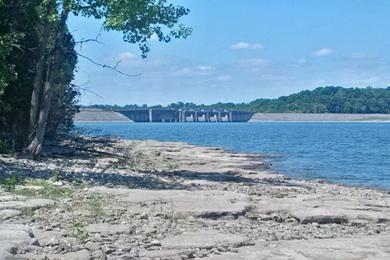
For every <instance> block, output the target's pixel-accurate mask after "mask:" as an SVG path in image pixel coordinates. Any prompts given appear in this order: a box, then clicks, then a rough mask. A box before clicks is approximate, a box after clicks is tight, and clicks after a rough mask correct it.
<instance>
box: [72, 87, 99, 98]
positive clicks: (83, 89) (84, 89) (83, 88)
mask: <svg viewBox="0 0 390 260" xmlns="http://www.w3.org/2000/svg"><path fill="white" fill-rule="evenodd" d="M70 85H71V86H72V87H75V88H78V89H80V90H82V91H85V92H89V93H92V94H94V95H95V96H97V97H99V98H103V97H102V96H101V95H99V94H98V93H96V92H94V91H92V90H90V89H88V88H85V87H82V86H78V85H76V84H73V83H71V84H70Z"/></svg>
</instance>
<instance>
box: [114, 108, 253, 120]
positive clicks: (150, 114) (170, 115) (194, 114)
mask: <svg viewBox="0 0 390 260" xmlns="http://www.w3.org/2000/svg"><path fill="white" fill-rule="evenodd" d="M115 112H118V113H121V114H122V115H124V116H126V117H127V118H129V119H130V120H132V121H134V122H150V123H155V122H156V123H164V122H194V123H195V122H230V123H232V122H248V121H249V120H250V119H251V118H252V116H253V114H254V113H252V112H247V111H203V110H199V111H198V110H176V109H133V110H116V111H115Z"/></svg>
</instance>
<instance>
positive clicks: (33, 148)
mask: <svg viewBox="0 0 390 260" xmlns="http://www.w3.org/2000/svg"><path fill="white" fill-rule="evenodd" d="M68 15H69V10H68V9H67V8H64V9H63V11H62V14H61V19H60V21H59V24H58V27H57V33H56V37H55V41H54V48H53V51H52V53H53V57H52V59H50V57H49V64H48V68H47V74H46V82H45V87H44V90H43V96H42V99H41V102H40V105H39V117H38V122H37V123H36V129H35V131H34V135H33V138H31V139H32V141H31V143H30V145H29V146H28V147H27V148H26V151H27V152H28V153H30V154H31V155H33V156H34V158H38V157H39V156H40V154H41V152H42V146H43V142H44V138H45V134H46V126H47V119H48V116H49V113H50V103H51V96H52V91H53V85H54V81H55V79H56V76H57V75H56V74H57V72H58V66H59V60H60V58H61V53H60V49H61V44H62V42H63V39H64V34H65V29H66V20H67V19H68ZM49 56H50V53H49Z"/></svg>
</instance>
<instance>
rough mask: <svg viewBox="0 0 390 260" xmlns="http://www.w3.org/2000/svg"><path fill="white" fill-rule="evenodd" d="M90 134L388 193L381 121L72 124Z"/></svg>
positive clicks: (385, 130) (388, 160) (388, 159)
mask: <svg viewBox="0 0 390 260" xmlns="http://www.w3.org/2000/svg"><path fill="white" fill-rule="evenodd" d="M77 126H78V127H80V128H81V129H83V130H87V131H92V133H94V134H99V135H100V134H101V135H112V136H120V137H124V138H128V139H141V140H145V139H154V140H160V141H183V142H187V143H190V144H196V145H208V146H218V147H221V148H224V149H228V150H233V151H240V152H256V153H264V154H266V155H268V158H269V160H270V161H271V162H272V164H273V168H274V169H275V170H277V171H279V172H281V173H283V174H286V175H288V176H290V177H294V178H304V179H318V178H320V179H325V180H328V181H331V182H337V183H344V184H348V185H362V186H374V187H380V188H385V189H390V124H386V123H307V122H302V123H290V122H288V123H285V122H278V123H273V122H272V123H233V124H229V123H219V124H217V123H214V124H213V123H196V124H193V123H172V124H168V123H167V124H158V123H155V124H148V123H145V124H143V123H137V124H134V123H78V124H77Z"/></svg>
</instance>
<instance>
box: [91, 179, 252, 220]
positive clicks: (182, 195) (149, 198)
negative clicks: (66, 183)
mask: <svg viewBox="0 0 390 260" xmlns="http://www.w3.org/2000/svg"><path fill="white" fill-rule="evenodd" d="M90 191H91V192H104V193H110V194H112V195H115V196H117V198H118V200H121V201H124V202H127V203H130V204H137V203H147V202H162V203H166V204H168V205H169V207H170V208H172V210H173V211H174V212H175V215H176V216H178V217H179V216H189V215H191V216H195V217H211V218H216V217H218V216H225V215H239V214H242V213H243V212H245V211H246V209H247V208H248V207H249V206H250V204H249V202H248V197H247V196H246V195H244V194H238V193H235V192H228V191H204V190H199V191H185V190H131V189H108V188H102V187H96V188H92V189H90Z"/></svg>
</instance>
